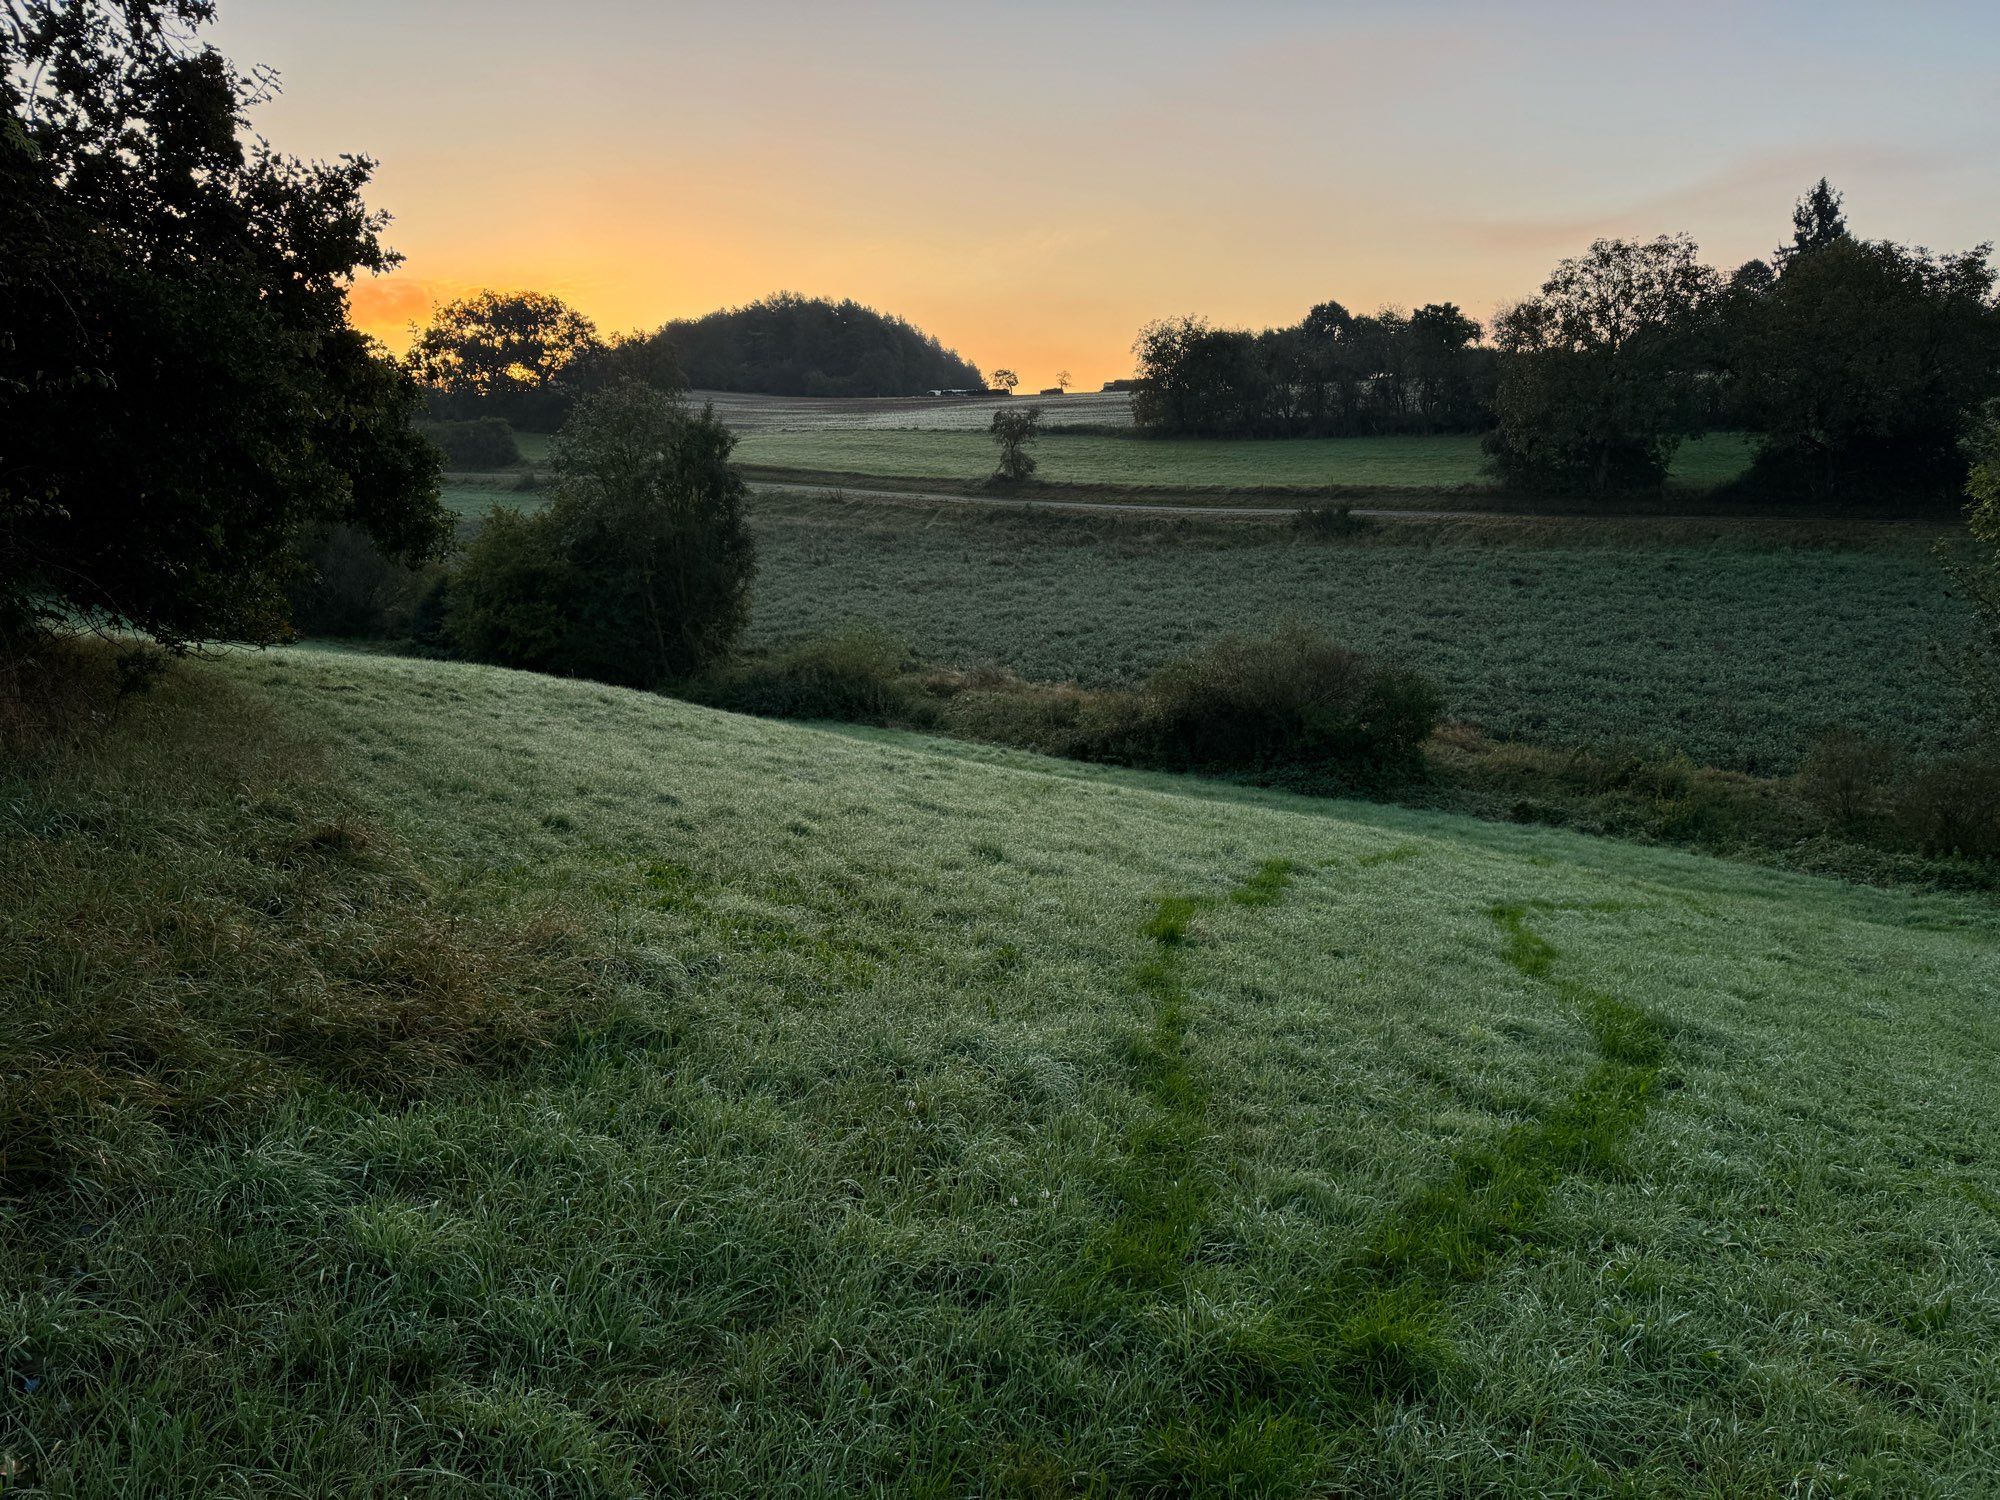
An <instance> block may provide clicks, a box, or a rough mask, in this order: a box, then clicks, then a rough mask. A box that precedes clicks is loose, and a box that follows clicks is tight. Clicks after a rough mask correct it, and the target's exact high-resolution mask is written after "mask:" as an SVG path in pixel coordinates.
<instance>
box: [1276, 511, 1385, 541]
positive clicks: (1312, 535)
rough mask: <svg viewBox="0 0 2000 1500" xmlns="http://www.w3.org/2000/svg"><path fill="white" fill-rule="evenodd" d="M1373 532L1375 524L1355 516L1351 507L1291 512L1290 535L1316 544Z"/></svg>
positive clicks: (1363, 517)
mask: <svg viewBox="0 0 2000 1500" xmlns="http://www.w3.org/2000/svg"><path fill="white" fill-rule="evenodd" d="M1373 530H1375V522H1373V521H1371V520H1369V519H1368V517H1366V516H1357V515H1356V514H1355V513H1354V507H1352V506H1351V505H1336V504H1334V503H1332V502H1328V503H1327V504H1325V505H1313V506H1308V507H1307V508H1306V509H1304V510H1295V511H1293V512H1292V535H1294V536H1296V537H1299V538H1300V539H1302V540H1307V541H1316V542H1331V541H1338V540H1340V539H1341V538H1343V537H1350V536H1364V535H1366V534H1367V533H1368V532H1371V531H1373Z"/></svg>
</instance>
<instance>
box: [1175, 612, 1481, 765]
mask: <svg viewBox="0 0 2000 1500" xmlns="http://www.w3.org/2000/svg"><path fill="white" fill-rule="evenodd" d="M1142 698H1143V700H1144V703H1145V719H1146V722H1145V724H1144V725H1143V729H1142V733H1143V734H1144V736H1145V737H1146V739H1148V740H1149V741H1150V745H1149V746H1147V747H1146V748H1147V749H1149V750H1150V752H1151V753H1150V754H1149V755H1148V756H1147V757H1146V758H1148V759H1152V760H1155V761H1158V762H1161V763H1164V764H1169V765H1176V766H1182V767H1186V768H1189V769H1212V770H1257V771H1271V770H1305V771H1343V770H1356V771H1358V770H1385V769H1391V768H1397V767H1403V766H1407V765H1409V764H1411V763H1412V762H1414V761H1415V760H1416V759H1417V758H1418V755H1419V752H1420V750H1421V747H1422V745H1423V742H1424V741H1425V739H1427V738H1428V737H1429V735H1430V732H1431V731H1432V730H1433V729H1435V728H1436V727H1437V723H1438V720H1439V718H1440V717H1441V716H1442V715H1443V712H1444V700H1443V697H1442V695H1441V694H1440V693H1439V692H1438V689H1437V686H1436V684H1434V683H1432V682H1431V680H1430V679H1429V678H1427V677H1425V676H1423V675H1422V674H1421V673H1418V672H1413V671H1410V670H1408V669H1406V668H1402V667H1393V666H1380V665H1377V664H1376V663H1374V662H1372V661H1370V660H1369V659H1368V658H1367V657H1365V656H1363V655H1361V654H1360V653H1359V652H1356V651H1350V650H1349V649H1347V648H1346V647H1344V646H1341V645H1338V644H1336V643H1335V642H1333V641H1330V640H1327V639H1326V638H1325V637H1323V636H1321V635H1319V634H1318V633H1317V632H1316V631H1313V630H1310V629H1308V628H1305V627H1303V626H1296V625H1288V626H1284V627H1282V628H1280V629H1278V630H1277V631H1275V632H1273V633H1272V634H1270V635H1268V636H1261V637H1251V636H1240V635H1230V636H1224V637H1223V638H1222V639H1221V640H1219V641H1217V642H1215V644H1214V645H1212V646H1209V647H1208V648H1207V649H1206V650H1203V651H1200V652H1198V653H1196V654H1195V655H1193V656H1190V657H1187V658H1185V659H1184V660H1182V661H1179V662H1176V663H1175V664H1173V665H1172V666H1169V667H1167V668H1165V669H1163V670H1162V671H1160V672H1159V673H1157V674H1156V675H1155V676H1154V677H1153V678H1152V679H1151V681H1149V682H1148V683H1147V684H1146V687H1145V691H1144V693H1143V694H1142Z"/></svg>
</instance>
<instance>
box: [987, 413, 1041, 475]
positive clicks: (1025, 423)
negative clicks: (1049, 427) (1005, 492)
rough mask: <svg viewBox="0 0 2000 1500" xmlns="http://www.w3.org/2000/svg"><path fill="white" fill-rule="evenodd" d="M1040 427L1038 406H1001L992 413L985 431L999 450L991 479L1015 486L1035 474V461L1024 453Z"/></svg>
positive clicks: (1028, 454)
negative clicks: (991, 435) (990, 420)
mask: <svg viewBox="0 0 2000 1500" xmlns="http://www.w3.org/2000/svg"><path fill="white" fill-rule="evenodd" d="M1041 425H1042V409H1041V408H1040V407H1039V406H1029V407H1013V406H1003V407H1001V408H999V409H998V410H997V411H995V412H994V413H993V424H992V426H991V428H990V429H989V430H990V431H991V432H992V434H993V441H994V442H995V443H996V444H998V445H999V448H1000V467H999V468H998V469H996V470H995V471H994V475H993V477H994V478H995V479H998V480H999V481H1001V482H1002V483H1003V484H1019V483H1020V482H1021V481H1022V480H1024V479H1027V478H1028V477H1029V476H1030V475H1032V474H1033V473H1034V472H1035V458H1034V455H1033V454H1031V453H1030V452H1028V444H1029V443H1031V442H1032V441H1034V438H1035V433H1036V431H1037V430H1038V429H1039V428H1040V427H1041Z"/></svg>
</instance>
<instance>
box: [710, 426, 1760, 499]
mask: <svg viewBox="0 0 2000 1500" xmlns="http://www.w3.org/2000/svg"><path fill="white" fill-rule="evenodd" d="M1033 452H1034V455H1035V461H1036V463H1037V465H1038V466H1039V467H1038V468H1037V470H1036V474H1035V477H1036V478H1037V479H1038V480H1046V481H1049V482H1052V483H1056V484H1092V485H1138V486H1157V487H1165V488H1189V489H1207V488H1220V489H1248V488H1261V487H1273V486H1275V487H1287V488H1305V489H1316V488H1322V487H1324V486H1327V485H1341V486H1354V487H1365V488H1371V489H1374V488H1380V489H1389V490H1395V489H1421V490H1450V489H1458V488H1460V487H1463V486H1468V485H1473V486H1477V485H1485V484H1489V483H1491V478H1490V476H1488V475H1487V474H1486V473H1485V472H1484V464H1485V459H1484V456H1483V455H1482V454H1481V452H1480V448H1479V439H1478V438H1477V437H1474V436H1467V435H1462V434H1447V435H1440V436H1435V437H1383V438H1296V439H1287V440H1268V441H1267V440H1254V439H1234V438H1137V437H1116V436H1109V435H1082V434H1074V435H1073V434H1067V433H1051V434H1047V435H1045V436H1043V437H1040V438H1038V439H1037V440H1036V442H1035V445H1034V449H1033ZM993 454H994V449H993V441H992V439H991V438H990V437H988V436H987V435H986V434H985V433H980V432H962V431H959V432H950V431H938V432H923V431H877V430H857V429H847V430H827V431H815V432H750V433H746V434H745V435H744V436H743V438H742V441H741V443H740V444H739V446H738V448H737V450H736V457H737V460H738V462H740V463H744V464H750V465H757V466H761V467H765V468H777V469H799V470H806V471H811V472H823V473H840V474H860V475H869V474H873V475H881V476H884V477H889V478H902V479H937V480H952V481H958V482H964V481H970V480H975V479H983V478H984V477H986V476H987V475H989V474H991V473H992V472H993V464H994V457H993ZM1748 461H1749V447H1748V444H1747V442H1746V441H1745V440H1744V439H1743V438H1742V437H1741V436H1739V435H1737V434H1734V433H1724V434H1718V435H1716V436H1714V437H1709V438H1703V439H1699V440H1697V441H1694V442H1690V443H1686V444H1684V445H1683V446H1682V448H1681V450H1680V453H1679V455H1678V456H1677V457H1676V459H1675V461H1674V468H1673V476H1672V477H1673V480H1674V482H1675V483H1677V484H1680V485H1683V486H1686V487H1687V488H1690V489H1708V488H1712V487H1714V486H1716V485H1718V484H1721V483H1724V482H1725V481H1727V480H1729V479H1732V478H1734V477H1735V476H1736V475H1737V474H1739V473H1741V472H1742V470H1743V469H1744V468H1745V467H1746V466H1747V464H1748Z"/></svg>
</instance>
